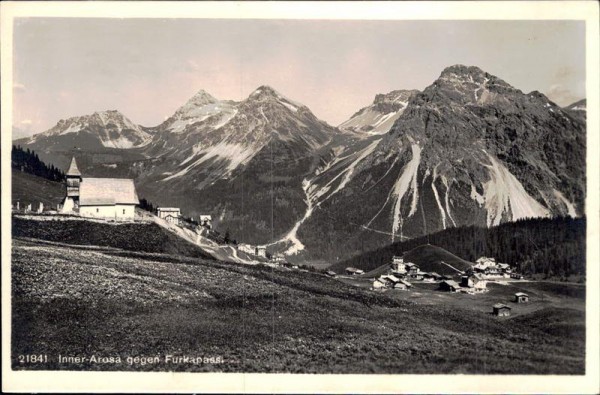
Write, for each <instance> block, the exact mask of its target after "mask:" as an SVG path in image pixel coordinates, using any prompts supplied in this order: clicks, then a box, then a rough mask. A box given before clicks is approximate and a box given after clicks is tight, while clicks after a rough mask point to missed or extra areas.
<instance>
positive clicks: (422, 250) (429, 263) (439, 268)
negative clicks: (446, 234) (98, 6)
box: [404, 244, 473, 274]
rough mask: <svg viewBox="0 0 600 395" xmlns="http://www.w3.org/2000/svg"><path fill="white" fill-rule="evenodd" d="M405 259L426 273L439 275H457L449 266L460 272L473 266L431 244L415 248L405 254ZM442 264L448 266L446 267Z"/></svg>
mask: <svg viewBox="0 0 600 395" xmlns="http://www.w3.org/2000/svg"><path fill="white" fill-rule="evenodd" d="M404 259H405V261H408V262H413V263H416V264H417V266H419V269H421V270H423V271H424V272H437V273H438V274H456V270H453V269H452V268H451V267H449V266H448V265H450V266H452V267H455V268H456V269H458V270H460V271H465V270H467V269H468V268H469V267H471V266H472V265H473V264H472V263H471V262H467V261H465V260H464V259H460V258H459V257H457V256H456V255H454V254H452V253H450V252H448V251H446V250H444V249H443V248H440V247H437V246H434V245H431V244H426V245H422V246H419V247H416V248H413V249H412V250H410V251H408V252H406V253H405V254H404ZM442 262H445V263H447V264H448V265H444V264H443V263H442Z"/></svg>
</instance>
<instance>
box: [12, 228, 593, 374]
mask: <svg viewBox="0 0 600 395" xmlns="http://www.w3.org/2000/svg"><path fill="white" fill-rule="evenodd" d="M545 292H552V288H551V287H550V288H549V290H546V291H545ZM563 294H564V292H563ZM434 296H435V295H434ZM561 297H564V298H570V299H568V300H569V303H571V304H573V305H578V306H580V307H581V306H582V305H583V303H584V300H583V299H582V298H581V295H574V296H573V295H562V294H561ZM567 305H568V304H567ZM12 314H13V320H12V367H13V369H39V370H47V369H50V370H54V369H59V370H119V371H121V370H147V371H151V370H155V371H156V370H158V371H162V370H172V371H224V372H295V373H499V374H503V373H520V374H583V373H584V369H585V368H584V366H585V360H584V349H585V340H584V335H583V334H584V332H585V330H584V324H585V312H584V311H583V309H582V308H568V307H566V308H565V307H556V306H550V307H547V308H546V307H545V308H541V309H539V310H536V311H535V312H532V313H531V314H521V315H517V316H515V317H513V318H509V319H498V318H496V317H493V316H492V315H491V314H489V313H488V312H482V311H477V310H473V309H469V308H468V306H467V304H466V303H465V304H464V306H463V304H460V303H457V304H448V305H446V304H438V305H435V304H419V303H417V302H414V301H411V300H408V299H407V300H402V299H399V298H397V297H395V296H394V293H393V292H387V293H377V292H374V291H370V290H367V289H362V288H359V287H353V286H350V285H347V284H344V283H342V282H340V281H337V280H336V279H332V278H328V277H326V276H323V275H320V274H316V273H310V272H304V271H298V270H289V269H285V268H275V267H267V266H263V265H242V264H233V263H225V262H219V261H211V260H206V259H203V258H193V257H185V256H182V255H168V254H164V253H150V252H132V251H126V250H121V249H117V248H114V247H100V246H81V245H68V244H61V243H56V242H50V241H41V240H36V239H31V238H19V239H14V240H13V248H12ZM33 353H35V354H46V355H48V357H49V360H48V361H47V362H44V363H35V364H27V363H25V364H23V363H19V359H18V357H19V355H24V354H33ZM58 354H61V355H63V356H64V355H71V356H90V355H96V356H104V357H111V356H112V357H115V356H120V357H121V358H122V362H121V363H107V364H99V363H89V362H79V363H62V364H59V363H58V362H57V358H58ZM165 355H179V356H203V357H214V358H215V359H214V360H215V361H220V363H200V364H191V363H181V364H173V363H167V362H166V361H165V360H164V356H165ZM127 356H132V357H135V356H159V357H160V361H159V362H158V363H156V364H145V365H142V364H133V365H130V364H128V363H127V362H126V357H127ZM216 357H220V358H219V359H218V360H217V359H216Z"/></svg>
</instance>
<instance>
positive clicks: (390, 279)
mask: <svg viewBox="0 0 600 395" xmlns="http://www.w3.org/2000/svg"><path fill="white" fill-rule="evenodd" d="M411 287H412V284H411V283H409V282H408V281H406V280H405V279H403V278H398V277H396V276H394V275H393V274H384V275H382V276H379V278H377V279H375V281H373V289H382V288H391V289H399V290H401V291H408V290H409V289H410V288H411Z"/></svg>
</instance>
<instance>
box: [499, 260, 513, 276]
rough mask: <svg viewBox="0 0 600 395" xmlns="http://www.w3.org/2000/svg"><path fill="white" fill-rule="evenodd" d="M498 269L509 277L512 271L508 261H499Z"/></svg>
mask: <svg viewBox="0 0 600 395" xmlns="http://www.w3.org/2000/svg"><path fill="white" fill-rule="evenodd" d="M498 271H499V272H500V273H501V274H503V275H504V277H508V276H509V275H510V273H511V272H512V270H511V268H510V265H509V264H508V263H498Z"/></svg>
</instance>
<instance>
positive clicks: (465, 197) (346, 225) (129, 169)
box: [15, 65, 586, 260]
mask: <svg viewBox="0 0 600 395" xmlns="http://www.w3.org/2000/svg"><path fill="white" fill-rule="evenodd" d="M15 144H19V145H21V146H24V147H28V148H32V149H34V150H35V151H36V152H38V153H39V155H40V157H41V158H42V159H43V160H45V161H48V162H50V163H53V164H55V165H57V166H61V167H66V166H67V164H68V161H69V160H70V157H71V156H75V157H76V158H77V160H78V163H79V164H80V168H81V170H82V172H83V173H84V174H87V175H95V176H109V175H110V176H113V177H114V176H127V177H133V178H135V180H136V185H137V188H138V192H139V194H140V196H143V197H145V198H147V199H149V200H151V201H152V202H154V203H155V204H158V205H169V206H179V207H181V208H182V210H183V212H184V213H185V214H186V215H187V216H192V217H193V216H197V215H199V214H211V215H213V218H214V220H215V224H216V225H217V226H218V227H219V228H220V229H223V230H225V229H229V230H230V231H231V234H232V236H233V237H234V238H237V240H239V241H243V242H250V243H261V244H267V245H268V246H269V248H270V249H271V250H272V251H274V252H285V253H287V254H288V255H289V256H290V258H292V259H293V258H296V259H303V260H316V259H327V260H336V259H342V258H347V257H349V256H352V255H355V254H357V253H359V252H362V251H365V250H370V249H373V248H377V247H380V246H383V245H386V244H389V243H391V242H394V241H398V240H405V239H410V238H414V237H418V236H421V235H424V234H427V233H431V232H435V231H438V230H442V229H447V228H450V227H456V226H462V225H482V226H495V225H498V224H501V223H503V222H509V221H515V220H518V219H521V218H527V217H549V216H558V215H561V216H562V215H570V216H573V217H575V216H582V215H583V214H584V200H585V149H586V146H585V144H586V135H585V101H581V102H577V103H574V104H573V105H571V106H568V107H566V108H561V107H560V106H558V105H556V104H555V103H553V102H552V101H550V100H549V99H548V98H547V97H546V96H544V95H543V94H541V93H539V92H531V93H523V92H521V91H520V90H518V89H517V88H514V87H512V86H511V85H509V84H508V83H506V82H505V81H503V80H501V79H500V78H498V77H496V76H493V75H491V74H488V73H486V72H484V71H483V70H481V69H479V68H477V67H467V66H462V65H456V66H451V67H448V68H446V69H445V70H443V71H442V73H441V75H440V77H439V78H438V79H436V80H435V81H434V82H433V83H432V84H431V85H430V86H428V87H427V88H425V89H424V90H423V91H422V92H419V91H415V90H410V91H409V90H395V91H392V92H390V93H387V94H380V95H377V96H376V97H375V99H374V101H373V103H372V104H371V105H369V106H367V107H365V108H362V109H360V110H359V111H358V112H356V113H355V114H354V115H353V116H352V117H350V119H348V120H347V121H345V122H343V123H342V124H340V125H339V126H338V127H333V126H330V125H328V124H327V123H325V122H323V121H321V120H319V119H318V118H317V117H316V116H315V115H314V114H313V113H312V112H311V111H310V109H308V108H307V107H306V106H304V105H302V104H300V103H297V102H295V101H293V100H291V99H289V98H287V97H285V96H283V95H282V94H280V93H278V92H277V91H276V90H274V89H273V88H271V87H268V86H261V87H259V88H258V89H256V90H255V91H254V92H252V93H251V94H250V95H249V96H248V97H247V98H246V99H245V100H242V101H239V102H236V101H231V100H218V99H216V98H214V97H213V96H211V95H210V94H208V93H207V92H205V91H203V90H201V91H199V92H198V93H197V94H196V95H194V96H193V97H192V98H191V99H190V100H189V101H188V102H187V103H185V104H184V105H183V106H182V107H180V108H179V109H178V110H177V111H176V112H175V113H174V114H173V115H172V116H171V117H169V118H168V119H167V120H165V121H164V122H163V123H162V124H160V125H158V126H156V127H151V128H147V127H142V126H139V125H135V124H133V123H132V122H131V121H130V120H129V119H127V117H125V116H123V115H122V114H120V113H119V112H117V111H106V112H99V113H94V114H91V115H87V116H82V117H75V118H70V119H67V120H61V121H59V122H58V124H57V125H56V126H55V127H53V128H52V129H50V130H48V131H47V132H44V133H41V134H38V135H35V136H33V137H31V138H27V139H20V140H16V141H15Z"/></svg>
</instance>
